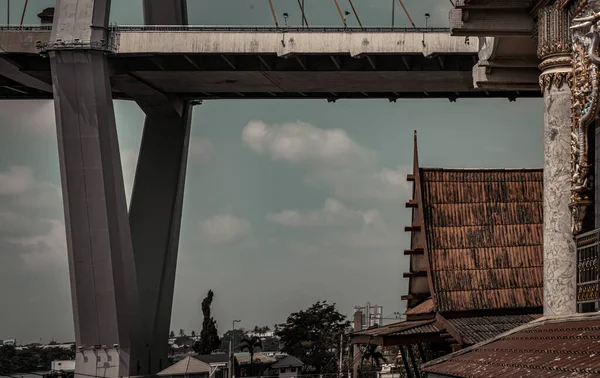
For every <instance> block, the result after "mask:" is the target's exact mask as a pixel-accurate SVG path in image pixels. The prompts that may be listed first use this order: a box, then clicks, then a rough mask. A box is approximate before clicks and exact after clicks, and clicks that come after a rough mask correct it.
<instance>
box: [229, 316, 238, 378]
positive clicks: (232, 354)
mask: <svg viewBox="0 0 600 378" xmlns="http://www.w3.org/2000/svg"><path fill="white" fill-rule="evenodd" d="M239 322H241V320H239V319H236V320H234V321H232V322H231V341H230V344H229V345H230V346H231V347H230V348H229V349H230V350H231V378H235V323H239Z"/></svg>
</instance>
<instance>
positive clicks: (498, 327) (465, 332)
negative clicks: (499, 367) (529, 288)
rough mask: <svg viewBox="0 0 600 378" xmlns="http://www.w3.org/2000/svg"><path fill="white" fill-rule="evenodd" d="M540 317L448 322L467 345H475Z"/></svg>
mask: <svg viewBox="0 0 600 378" xmlns="http://www.w3.org/2000/svg"><path fill="white" fill-rule="evenodd" d="M539 317H541V314H531V315H503V316H477V317H467V318H455V319H446V321H447V322H448V323H449V324H450V325H451V326H452V328H454V329H455V330H456V331H457V332H458V333H459V334H460V336H461V337H462V339H463V342H464V343H465V344H467V345H473V344H477V343H480V342H482V341H485V340H489V339H491V338H493V337H496V336H498V335H500V334H502V333H504V332H507V331H510V330H511V329H513V328H516V327H518V326H521V325H523V324H527V323H529V322H530V321H532V320H534V319H538V318H539Z"/></svg>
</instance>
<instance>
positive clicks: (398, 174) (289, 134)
mask: <svg viewBox="0 0 600 378" xmlns="http://www.w3.org/2000/svg"><path fill="white" fill-rule="evenodd" d="M242 139H243V140H244V141H245V142H246V144H247V145H248V146H249V147H250V148H251V149H252V150H254V151H255V152H257V153H259V154H264V155H267V156H269V157H271V158H272V159H274V160H284V161H287V162H289V163H292V164H302V165H305V166H308V168H309V171H308V174H307V177H306V178H305V183H307V184H310V185H316V186H325V187H327V188H329V189H331V190H332V191H333V194H334V195H335V196H336V197H340V198H344V199H352V200H355V199H375V200H382V201H397V200H405V199H406V197H407V196H408V195H409V193H410V189H411V186H410V185H409V183H408V182H407V181H406V174H407V173H408V172H410V170H411V168H410V167H399V168H397V169H389V168H384V169H378V168H377V166H376V163H377V156H378V154H377V152H376V151H372V150H370V149H368V148H365V147H363V146H361V145H360V144H358V143H357V142H355V141H353V140H352V139H351V138H350V137H349V136H348V134H346V132H345V131H343V130H340V129H333V130H323V129H319V128H317V127H315V126H312V125H310V124H307V123H302V122H296V123H286V124H283V125H280V126H279V125H272V126H269V125H267V124H266V123H264V122H260V121H252V122H250V123H248V125H247V126H246V127H245V128H244V130H243V132H242Z"/></svg>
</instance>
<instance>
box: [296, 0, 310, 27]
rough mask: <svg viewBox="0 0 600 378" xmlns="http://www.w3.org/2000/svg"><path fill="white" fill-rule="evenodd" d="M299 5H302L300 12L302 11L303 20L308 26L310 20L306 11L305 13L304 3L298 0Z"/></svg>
mask: <svg viewBox="0 0 600 378" xmlns="http://www.w3.org/2000/svg"><path fill="white" fill-rule="evenodd" d="M298 6H299V7H300V12H302V22H304V24H305V25H306V27H308V20H307V19H306V13H304V5H302V3H301V2H300V0H298Z"/></svg>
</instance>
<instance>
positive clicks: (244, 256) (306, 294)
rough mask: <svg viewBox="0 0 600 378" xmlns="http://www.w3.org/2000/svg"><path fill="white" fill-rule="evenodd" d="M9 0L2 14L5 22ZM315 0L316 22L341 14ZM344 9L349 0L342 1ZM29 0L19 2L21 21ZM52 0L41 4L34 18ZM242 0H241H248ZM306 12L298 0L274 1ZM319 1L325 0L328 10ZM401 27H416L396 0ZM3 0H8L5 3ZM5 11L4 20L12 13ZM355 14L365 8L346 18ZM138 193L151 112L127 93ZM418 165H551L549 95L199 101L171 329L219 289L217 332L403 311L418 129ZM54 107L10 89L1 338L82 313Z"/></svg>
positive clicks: (118, 106) (196, 321)
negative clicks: (235, 322)
mask: <svg viewBox="0 0 600 378" xmlns="http://www.w3.org/2000/svg"><path fill="white" fill-rule="evenodd" d="M3 1H5V0H2V1H0V20H6V12H5V8H4V7H2V3H3ZM113 3H114V4H113V10H112V13H111V20H112V22H116V23H118V24H121V25H123V24H141V23H142V14H141V0H127V1H113ZM324 3H326V2H325V1H323V0H306V8H307V18H308V21H309V23H310V25H339V24H340V20H339V16H338V15H337V11H336V8H335V6H334V4H333V2H331V4H330V5H326V4H324ZM340 3H341V4H342V6H343V9H344V10H345V9H346V8H349V6H348V5H347V3H346V0H340ZM405 3H406V5H407V8H408V9H409V11H410V12H411V14H412V16H413V18H414V19H415V22H416V23H417V24H418V25H421V24H424V16H422V15H424V13H425V12H429V13H430V14H431V19H430V20H429V25H430V26H446V25H447V21H446V19H447V13H448V9H449V3H448V4H446V2H443V1H439V0H406V1H405ZM22 4H23V0H21V1H19V0H11V20H12V22H16V21H15V20H17V19H19V18H20V13H21V12H22V9H23V6H22ZM52 4H53V1H52V0H34V1H30V2H29V8H28V11H27V14H26V17H25V20H26V21H25V23H26V24H36V23H38V19H37V17H36V14H37V13H38V12H39V11H41V10H42V9H43V8H44V7H46V6H51V5H52ZM240 4H241V5H240ZM267 4H268V3H267V2H266V1H264V0H219V1H215V0H190V1H189V14H190V23H191V24H197V25H200V24H212V25H215V24H231V25H248V24H255V25H262V24H264V25H267V24H269V23H272V19H271V16H270V11H269V9H268V5H267ZM274 4H275V7H276V10H277V13H278V14H283V12H287V13H289V14H290V17H289V20H288V21H289V23H290V24H299V23H300V18H299V17H300V15H299V11H298V10H297V3H296V0H289V1H288V0H274ZM317 4H321V5H320V6H318V7H317ZM354 4H355V6H356V8H357V10H358V12H359V15H360V17H361V21H362V22H363V24H365V25H371V26H389V25H390V24H391V6H392V5H391V2H390V1H387V0H354ZM395 8H396V12H397V14H396V19H395V23H396V25H407V20H406V17H404V15H403V13H401V9H400V7H399V6H398V4H396V6H395ZM2 12H4V13H2ZM0 22H4V21H0ZM349 22H350V24H352V22H353V19H350V21H349ZM115 112H116V119H117V127H118V133H119V143H120V147H121V160H122V164H123V175H124V179H125V185H126V193H127V196H129V195H130V192H131V184H132V181H133V174H134V172H135V163H136V158H137V154H138V150H139V144H140V138H141V132H142V124H143V120H144V114H143V113H142V112H141V111H140V109H139V108H138V107H137V105H136V104H135V103H133V102H123V101H115ZM414 130H417V131H418V138H419V153H420V163H421V166H426V167H448V168H461V167H466V168H473V167H509V168H518V167H527V168H529V167H541V166H542V162H543V145H542V143H543V142H542V140H543V139H542V132H543V105H542V102H541V100H539V99H518V100H517V101H516V102H514V103H510V102H509V101H508V100H507V99H479V100H478V99H471V100H466V99H464V100H463V99H460V100H458V101H457V102H456V103H450V102H449V101H448V100H441V99H440V100H438V99H435V100H434V99H430V100H398V102H396V103H390V102H388V101H387V100H373V99H365V100H341V101H338V102H336V103H327V102H326V101H325V100H223V101H208V102H204V103H203V104H202V105H200V106H196V107H195V110H194V114H193V129H192V140H191V148H190V160H189V163H188V175H187V182H186V193H185V200H184V211H183V221H182V232H181V241H180V248H179V260H178V268H177V277H176V283H175V297H174V305H173V317H172V329H174V330H175V331H176V332H177V331H178V330H179V329H184V330H186V331H188V332H191V331H192V330H195V331H197V332H199V331H200V329H201V324H202V313H201V311H200V303H201V301H202V299H203V298H204V296H205V295H206V293H207V291H208V290H209V289H212V290H214V292H215V301H214V304H213V312H214V316H215V318H216V319H217V321H218V325H219V330H220V331H221V332H225V331H226V330H227V329H229V327H231V321H232V319H241V320H242V323H241V325H240V326H241V327H245V328H252V327H254V326H255V325H259V326H261V325H269V326H271V327H273V325H274V324H276V323H282V322H284V321H285V319H286V318H287V316H288V315H289V314H290V313H291V312H294V311H298V310H300V309H303V308H306V307H308V306H310V305H311V304H313V303H314V302H316V301H317V300H327V301H328V302H331V303H333V302H335V303H336V304H337V307H338V309H339V310H340V311H341V312H342V313H344V314H347V315H350V314H351V312H352V308H353V307H354V306H355V305H364V304H365V303H366V302H367V301H368V302H370V303H371V304H379V305H382V306H383V313H384V315H385V316H386V317H392V314H393V313H394V312H403V311H404V303H403V302H402V301H401V300H400V296H401V295H404V294H406V291H407V280H406V279H403V278H402V273H403V272H406V271H408V270H409V269H408V257H405V256H404V255H403V250H404V249H408V248H409V247H410V244H409V243H410V240H409V235H408V234H407V233H405V232H404V226H406V225H408V224H409V223H410V212H409V211H407V210H406V209H405V207H404V203H405V202H406V201H407V200H409V199H410V197H411V190H412V189H411V186H410V185H409V183H408V182H406V174H407V173H409V172H411V170H412V155H413V131H414ZM66 256H67V253H66V242H65V225H64V218H63V210H62V198H61V189H60V174H59V165H58V152H57V141H56V127H55V119H54V110H53V104H52V102H49V101H27V102H25V101H2V102H0V303H1V307H0V308H1V309H2V310H0V339H10V338H17V340H18V341H19V342H23V343H25V342H31V341H39V340H42V341H49V340H51V339H55V340H59V341H70V340H72V339H73V317H72V309H71V299H70V298H71V297H70V288H69V279H68V266H67V257H66Z"/></svg>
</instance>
